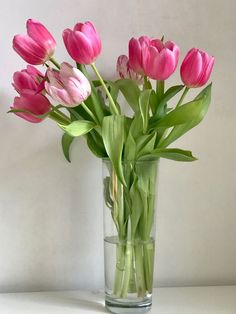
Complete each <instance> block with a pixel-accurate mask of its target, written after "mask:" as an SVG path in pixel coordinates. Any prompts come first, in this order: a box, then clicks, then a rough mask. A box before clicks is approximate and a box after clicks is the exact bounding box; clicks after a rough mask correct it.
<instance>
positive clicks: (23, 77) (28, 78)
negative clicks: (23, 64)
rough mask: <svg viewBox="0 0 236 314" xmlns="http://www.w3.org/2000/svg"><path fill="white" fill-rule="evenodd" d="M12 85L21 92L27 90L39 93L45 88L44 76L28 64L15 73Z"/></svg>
mask: <svg viewBox="0 0 236 314" xmlns="http://www.w3.org/2000/svg"><path fill="white" fill-rule="evenodd" d="M12 85H13V86H14V88H15V90H16V91H17V92H18V93H19V94H21V93H22V92H24V91H25V90H32V91H35V92H36V93H37V92H40V91H41V90H42V89H44V76H43V74H42V73H41V72H40V71H38V69H36V68H35V67H33V66H32V65H28V66H27V68H26V69H24V70H21V71H17V72H15V73H14V75H13V84H12Z"/></svg>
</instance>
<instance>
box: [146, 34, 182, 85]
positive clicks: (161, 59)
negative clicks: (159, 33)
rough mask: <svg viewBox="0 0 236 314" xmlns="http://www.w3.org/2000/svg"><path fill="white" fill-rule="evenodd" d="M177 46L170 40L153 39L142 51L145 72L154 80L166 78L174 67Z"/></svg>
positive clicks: (177, 58)
mask: <svg viewBox="0 0 236 314" xmlns="http://www.w3.org/2000/svg"><path fill="white" fill-rule="evenodd" d="M179 52H180V51H179V47H178V46H177V45H176V44H175V43H174V42H172V41H167V42H166V43H163V42H162V41H161V40H160V39H153V40H151V42H150V45H149V46H147V47H146V48H145V50H144V52H143V66H144V70H145V74H146V75H147V76H149V77H150V78H152V79H155V80H161V81H164V80H166V79H167V78H168V77H169V76H170V75H171V74H172V73H173V72H174V71H175V69H176V67H177V64H178V60H179Z"/></svg>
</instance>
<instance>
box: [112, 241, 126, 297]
mask: <svg viewBox="0 0 236 314" xmlns="http://www.w3.org/2000/svg"><path fill="white" fill-rule="evenodd" d="M124 249H125V246H124V244H120V243H118V244H117V247H116V270H115V282H114V288H113V293H114V295H115V296H117V297H118V298H119V297H120V296H121V291H122V281H123V274H124V261H125V258H124V257H125V250H124Z"/></svg>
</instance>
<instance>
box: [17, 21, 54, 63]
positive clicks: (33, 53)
mask: <svg viewBox="0 0 236 314" xmlns="http://www.w3.org/2000/svg"><path fill="white" fill-rule="evenodd" d="M26 28H27V34H28V35H16V36H15V37H14V38H13V49H14V50H15V51H16V52H17V53H18V54H19V55H20V56H21V57H22V58H23V59H24V60H25V61H26V62H28V63H30V64H43V63H45V62H46V61H48V60H49V59H50V58H51V57H52V55H53V53H54V51H55V48H56V42H55V39H54V38H53V37H52V35H51V34H50V33H49V31H48V30H47V29H46V27H45V26H43V24H41V23H40V22H38V21H36V20H33V19H29V20H28V21H27V23H26Z"/></svg>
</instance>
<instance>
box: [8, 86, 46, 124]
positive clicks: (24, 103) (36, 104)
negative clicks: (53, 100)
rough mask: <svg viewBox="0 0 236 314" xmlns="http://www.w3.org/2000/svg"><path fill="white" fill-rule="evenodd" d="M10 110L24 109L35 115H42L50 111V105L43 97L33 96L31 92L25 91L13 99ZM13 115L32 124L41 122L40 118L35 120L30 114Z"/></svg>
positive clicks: (19, 113)
mask: <svg viewBox="0 0 236 314" xmlns="http://www.w3.org/2000/svg"><path fill="white" fill-rule="evenodd" d="M11 109H24V110H28V111H30V112H32V113H33V114H35V115H43V114H45V113H47V112H48V111H49V110H50V109H51V104H50V102H49V100H48V99H47V98H46V97H45V96H43V95H41V94H35V92H34V91H32V90H25V91H23V93H22V94H21V95H20V96H18V97H15V99H14V103H13V105H12V107H11ZM15 114H16V115H17V116H19V117H21V118H23V119H25V120H27V121H29V122H32V123H39V122H41V121H43V119H42V118H37V117H35V116H33V115H31V114H30V113H25V112H15Z"/></svg>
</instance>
